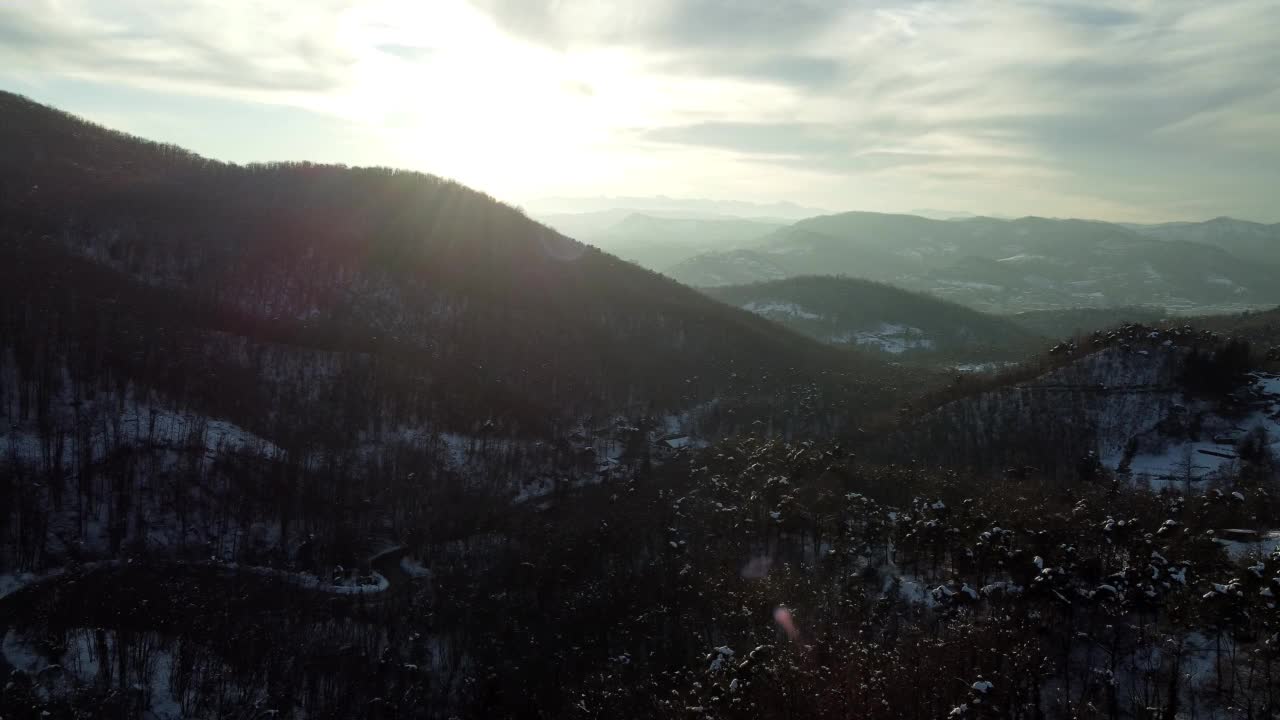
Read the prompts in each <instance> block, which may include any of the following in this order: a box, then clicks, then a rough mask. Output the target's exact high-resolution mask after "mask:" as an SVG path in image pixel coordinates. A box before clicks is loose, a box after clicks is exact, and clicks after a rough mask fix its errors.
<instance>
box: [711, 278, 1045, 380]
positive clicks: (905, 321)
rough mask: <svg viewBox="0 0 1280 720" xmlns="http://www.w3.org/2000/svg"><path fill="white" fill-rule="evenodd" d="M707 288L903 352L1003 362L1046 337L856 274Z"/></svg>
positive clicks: (790, 321) (774, 314)
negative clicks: (856, 275)
mask: <svg viewBox="0 0 1280 720" xmlns="http://www.w3.org/2000/svg"><path fill="white" fill-rule="evenodd" d="M706 292H707V294H708V295H710V296H711V297H714V298H717V299H719V300H722V301H724V302H726V303H728V304H730V305H733V306H736V307H741V308H743V309H744V310H750V311H751V312H753V313H756V314H758V315H760V316H762V317H767V318H770V319H772V320H775V321H777V322H779V323H781V324H783V325H786V326H787V327H790V328H793V329H795V330H796V331H798V332H800V333H803V334H805V335H808V336H810V337H813V338H815V339H817V340H821V341H823V342H828V343H832V344H835V345H848V346H854V347H859V348H863V349H868V350H874V351H879V352H882V353H886V354H888V355H894V356H900V357H903V358H927V359H929V360H930V361H937V360H951V361H961V360H967V361H970V362H979V363H982V362H993V361H1004V360H1011V359H1021V358H1024V357H1028V356H1030V355H1032V354H1034V353H1035V352H1038V351H1040V350H1042V349H1043V348H1044V347H1045V346H1046V345H1047V344H1048V340H1046V339H1045V338H1044V337H1040V336H1037V335H1035V334H1034V333H1032V332H1029V331H1027V330H1024V329H1023V328H1022V327H1021V326H1019V325H1018V324H1015V323H1013V322H1010V321H1009V320H1007V319H1004V318H1001V317H997V316H993V315H985V314H983V313H980V312H977V311H974V310H971V309H969V308H967V307H964V306H962V305H958V304H956V303H951V302H947V301H945V300H939V299H937V298H934V297H930V296H928V295H924V294H921V293H913V292H910V291H907V290H903V289H901V288H896V287H893V286H892V285H887V284H884V283H877V282H873V281H870V280H861V279H857V278H847V277H833V276H803V277H794V278H788V279H786V280H776V281H773V282H762V283H755V284H751V285H729V286H721V287H712V288H707V290H706ZM1055 336H1056V335H1055Z"/></svg>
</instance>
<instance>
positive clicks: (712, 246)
mask: <svg viewBox="0 0 1280 720" xmlns="http://www.w3.org/2000/svg"><path fill="white" fill-rule="evenodd" d="M542 220H543V221H544V222H546V223H547V224H548V225H550V226H551V227H553V228H555V229H557V230H559V231H561V232H563V233H565V234H566V235H570V236H572V237H574V238H577V239H578V240H581V241H582V242H585V243H587V244H589V245H594V246H595V247H598V248H600V249H601V250H604V251H605V252H608V253H611V254H613V255H617V256H618V257H620V258H622V259H623V260H628V261H631V262H634V263H636V264H638V265H640V266H642V267H646V268H649V269H651V270H656V269H659V268H665V267H669V266H671V265H674V264H676V263H679V262H682V261H684V260H687V259H689V258H691V257H694V256H695V255H699V254H702V253H706V252H714V251H721V250H731V249H733V248H737V247H742V246H744V245H750V244H753V243H755V242H757V241H758V240H759V239H760V238H762V237H764V236H765V235H768V234H769V233H770V232H772V231H774V230H776V229H778V228H779V227H781V226H783V225H786V224H787V222H786V221H782V220H745V219H741V218H725V217H679V216H666V215H655V214H645V213H637V212H628V211H621V210H619V211H605V212H601V213H587V214H583V215H553V216H545V217H543V218H542Z"/></svg>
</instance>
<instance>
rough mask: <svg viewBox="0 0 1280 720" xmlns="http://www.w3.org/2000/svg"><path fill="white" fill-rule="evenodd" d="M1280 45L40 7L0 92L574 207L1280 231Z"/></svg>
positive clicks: (1163, 20)
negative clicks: (918, 213) (131, 99)
mask: <svg viewBox="0 0 1280 720" xmlns="http://www.w3.org/2000/svg"><path fill="white" fill-rule="evenodd" d="M1276 27H1280V1H1278V0H1219V1H1218V2H1214V3H1203V2H1200V1H1199V0H1159V1H1156V0H1132V1H1131V2H1130V1H1125V0H1114V1H1112V0H1019V1H1016V2H1015V1H1014V0H947V1H941V0H938V1H934V0H647V1H646V2H631V1H630V0H614V1H611V0H432V2H430V3H421V2H417V1H416V0H278V1H277V2H265V1H259V0H216V1H215V0H183V1H182V2H177V1H175V2H171V3H164V4H146V3H132V2H112V1H111V0H28V1H27V2H21V3H6V4H0V68H3V69H0V77H5V76H8V77H17V78H21V79H23V80H25V79H26V78H27V77H28V76H29V77H32V78H39V77H70V78H77V79H80V80H91V81H94V82H99V83H111V84H119V85H127V86H132V87H137V88H145V89H149V90H161V91H166V92H175V93H181V94H183V95H193V94H198V95H204V96H207V97H220V98H227V99H234V100H236V101H238V102H257V103H264V104H274V105H281V106H296V107H302V108H305V109H308V110H311V111H314V112H321V113H326V114H329V115H336V116H340V117H342V118H344V119H347V120H351V121H353V122H359V123H363V124H366V125H369V126H371V127H374V126H376V127H381V129H382V130H385V131H386V132H387V133H388V135H387V137H388V138H389V139H391V140H394V141H395V142H404V143H406V147H407V150H406V160H407V161H408V160H410V159H412V160H414V161H418V160H419V159H421V161H422V162H423V163H425V164H426V167H425V169H429V170H430V169H437V170H441V171H444V172H449V173H453V174H456V175H458V176H460V177H463V178H464V179H477V178H484V179H486V181H488V182H494V181H500V182H501V185H502V186H503V187H507V186H510V187H517V186H520V187H528V188H531V187H536V186H538V185H539V184H541V183H546V182H550V181H549V180H548V177H547V176H548V174H549V173H551V174H554V175H555V177H556V180H555V182H557V183H561V184H560V185H559V186H558V187H557V188H555V189H554V190H553V189H548V191H547V192H552V191H564V192H569V193H574V192H577V191H580V190H582V189H589V190H598V191H603V192H613V193H623V194H626V193H641V194H643V193H646V192H663V191H668V190H669V188H671V187H680V186H684V185H686V184H691V183H696V184H697V187H698V188H700V191H701V190H702V189H704V185H705V183H708V182H710V183H716V187H720V188H722V192H724V193H731V192H739V191H741V190H742V188H749V189H750V191H751V192H755V193H759V195H757V196H755V197H753V198H750V199H764V197H763V196H767V195H768V194H769V193H770V192H771V190H770V188H772V189H773V192H776V193H779V194H782V195H784V196H786V197H791V198H793V199H795V200H799V201H802V202H805V203H809V204H815V205H825V206H829V207H840V206H842V205H845V204H847V203H848V202H849V201H848V198H850V197H858V198H874V201H875V202H879V203H884V207H886V208H887V207H889V206H890V205H894V204H896V207H897V208H900V209H901V208H912V207H919V206H921V205H922V204H929V205H938V204H949V205H950V204H953V203H950V202H948V197H955V198H957V201H956V203H954V204H958V203H959V202H960V200H959V199H961V198H967V199H972V198H974V197H986V198H990V200H989V203H990V204H988V205H984V206H982V207H972V208H971V209H973V210H976V211H989V212H1007V213H1010V214H1014V213H1021V212H1039V213H1048V212H1061V210H1060V209H1050V208H1039V207H1018V208H1014V207H1008V205H1007V204H1008V203H1013V202H1025V201H1030V200H1029V198H1030V196H1028V195H1026V191H1025V188H1024V190H1023V191H1022V192H1019V193H1013V192H1010V191H1009V188H1008V187H1007V186H1008V184H1009V183H1024V184H1025V183H1030V182H1034V183H1036V184H1038V192H1039V193H1040V194H1039V195H1036V197H1035V199H1036V201H1037V202H1057V200H1055V198H1061V199H1062V201H1061V202H1063V203H1066V202H1070V203H1071V204H1072V205H1071V207H1074V208H1076V210H1074V211H1072V212H1074V213H1075V214H1088V213H1089V207H1091V206H1090V205H1089V203H1090V202H1092V203H1093V205H1092V207H1097V208H1111V209H1115V208H1117V207H1129V208H1137V207H1147V208H1148V209H1149V210H1148V212H1149V213H1150V214H1151V215H1152V216H1159V215H1161V214H1166V213H1178V214H1181V213H1182V212H1183V209H1184V208H1188V207H1201V206H1207V205H1212V206H1215V207H1217V208H1218V209H1217V210H1216V211H1215V212H1214V214H1221V213H1235V214H1243V215H1253V216H1259V217H1268V218H1271V217H1274V212H1275V211H1274V210H1273V209H1272V203H1271V201H1270V200H1268V199H1267V198H1265V192H1263V191H1261V190H1259V189H1258V188H1262V187H1274V186H1275V185H1276V184H1277V183H1280V143H1277V142H1276V141H1275V139H1274V138H1276V137H1280V80H1278V79H1277V73H1276V68H1277V67H1280V43H1277V42H1275V38H1274V29H1275V28H1276ZM121 111H122V112H123V111H125V109H122V110H121ZM476 168H480V169H479V170H475V169H476ZM469 169H470V170H475V171H474V172H469ZM762 169H765V170H767V172H764V173H761V170H762ZM738 173H750V174H753V175H752V176H751V177H742V176H739V175H737V174H738ZM575 178H577V180H575ZM574 182H577V183H579V184H580V186H579V187H578V188H574V187H572V183H574ZM641 182H643V183H647V184H648V186H646V187H640V186H637V185H635V183H641ZM566 184H568V185H566ZM602 184H603V185H602ZM925 189H927V191H928V192H930V193H935V194H936V197H930V199H929V202H928V203H923V202H921V198H919V197H918V194H919V193H920V192H922V191H924V190H925ZM706 190H707V191H708V192H714V189H711V188H706ZM872 190H874V192H872ZM819 193H821V194H819ZM1018 198H1021V199H1018ZM1088 198H1093V199H1092V200H1087V199H1088Z"/></svg>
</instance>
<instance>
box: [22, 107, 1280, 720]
mask: <svg viewBox="0 0 1280 720" xmlns="http://www.w3.org/2000/svg"><path fill="white" fill-rule="evenodd" d="M780 287H781V288H782V289H783V290H786V291H787V292H791V293H799V294H798V295H794V294H793V295H788V296H786V297H781V296H780V299H781V300H783V301H787V302H791V301H796V302H810V303H817V302H819V301H821V302H828V303H830V304H831V305H832V306H833V307H836V308H838V312H842V313H845V314H851V313H854V312H860V313H864V314H865V315H866V317H867V320H868V322H899V321H902V320H903V319H904V318H902V317H890V316H887V315H885V314H884V312H882V311H881V308H880V306H878V305H876V304H875V303H876V302H883V303H884V304H885V305H886V306H891V307H890V309H892V310H894V311H897V312H902V313H908V315H909V319H910V320H911V322H915V323H918V324H921V325H924V324H926V323H934V325H931V326H930V327H933V328H936V329H937V331H938V332H942V331H943V330H945V329H947V326H949V325H954V324H957V323H962V322H963V323H972V327H973V330H974V334H979V333H981V337H979V338H978V339H977V340H976V341H975V342H976V343H977V344H978V345H980V346H981V347H982V348H983V349H988V348H990V347H995V348H997V349H998V350H999V351H1000V355H999V357H1000V358H1001V359H1002V360H1004V361H1005V362H1004V363H1003V364H1002V365H1001V367H1000V368H993V369H989V370H981V371H977V372H960V371H959V370H957V369H955V368H948V367H946V366H940V365H938V366H931V367H923V366H920V365H907V364H904V363H902V362H898V361H896V360H894V359H893V358H892V357H885V356H884V354H883V353H879V354H878V353H875V352H871V351H869V350H867V349H866V348H861V347H859V346H858V344H857V343H853V344H852V346H848V345H849V344H844V345H842V344H839V343H835V344H833V343H829V342H823V341H822V339H821V338H817V337H815V336H814V333H812V332H809V333H806V332H805V331H804V330H803V328H799V329H798V328H797V327H794V326H792V327H788V326H786V324H785V323H776V322H774V321H772V320H770V319H769V318H768V317H762V316H760V315H759V314H756V313H753V312H750V311H749V310H747V309H743V307H741V305H743V304H745V303H747V302H751V301H754V300H759V299H760V298H759V297H758V296H757V295H755V294H753V293H759V292H761V287H760V286H746V287H745V288H727V289H724V288H722V289H720V290H718V291H716V292H713V293H711V295H715V297H712V296H711V295H709V294H705V293H703V292H700V291H698V290H695V289H693V288H689V287H685V286H682V285H680V284H678V283H676V282H675V281H673V280H671V279H669V278H666V277H663V276H662V275H659V274H657V273H654V272H652V271H649V270H645V269H642V268H640V267H638V266H635V265H632V264H629V263H626V262H623V261H622V260H619V259H618V258H615V257H613V256H611V255H609V254H607V253H605V252H602V251H601V250H598V249H596V248H593V247H590V246H587V245H583V244H581V243H578V242H577V241H575V240H572V239H570V238H567V237H565V236H563V235H561V234H559V233H558V232H556V231H554V230H551V229H550V228H548V227H546V226H543V225H540V224H538V223H536V222H534V221H533V220H530V219H529V218H528V217H526V216H525V215H524V214H523V213H522V212H520V211H518V210H517V209H515V208H513V207H510V206H507V205H504V204H502V203H499V202H497V201H496V200H494V199H492V198H490V197H488V196H486V195H484V194H482V193H479V192H476V191H473V190H470V189H468V188H466V187H464V186H462V185H460V184H458V183H454V182H452V181H447V180H443V179H440V178H437V177H433V176H427V175H422V174H418V173H408V172H401V171H394V170H388V169H367V168H346V167H339V166H325V165H312V164H307V163H282V164H272V165H253V166H240V165H233V164H227V163H220V162H215V161H209V160H205V159H203V158H200V157H199V156H196V155H194V154H192V153H189V152H186V151H184V150H181V149H180V148H176V147H173V146H168V145H162V144H156V143H151V142H148V141H145V140H142V139H139V138H134V137H130V136H127V135H124V134H121V133H117V132H114V131H110V130H107V129H105V128H102V127H99V126H96V125H93V124H90V123H87V122H85V121H82V120H79V119H77V118H74V117H72V116H70V115H67V114H64V113H60V112H58V111H56V110H53V109H51V108H46V107H43V106H40V105H37V104H35V103H33V102H31V101H29V100H26V99H25V98H21V97H19V96H15V95H10V94H2V93H0V416H2V418H0V420H2V421H3V422H0V639H2V640H3V646H2V649H3V652H2V653H0V675H2V676H3V690H2V691H0V717H3V718H9V717H18V718H26V717H33V718H35V717H38V718H90V717H120V718H135V717H138V718H180V717H182V718H185V717H195V718H265V717H277V718H335V719H336V718H357V717H359V718H364V717H368V718H454V717H457V718H470V717H477V718H480V717H484V718H490V717H492V718H499V717H512V718H584V719H585V718H607V717H654V718H762V719H771V718H813V717H821V718H826V717H833V718H885V719H890V718H892V719H895V720H896V719H901V720H908V719H910V720H919V719H923V718H1019V719H1028V720H1030V719H1035V720H1041V719H1056V718H1081V719H1088V718H1108V719H1110V720H1117V719H1119V718H1135V719H1138V718H1140V719H1143V720H1172V719H1173V718H1224V719H1225V718H1247V719H1250V720H1252V719H1255V718H1256V719H1262V718H1272V717H1277V716H1280V613H1277V610H1276V596H1277V593H1280V524H1278V523H1277V518H1278V517H1280V485H1278V480H1280V465H1278V463H1280V455H1278V454H1280V310H1272V311H1264V312H1249V313H1243V314H1239V313H1237V314H1224V315H1216V316H1206V317H1196V318H1170V317H1161V316H1143V317H1134V318H1118V317H1113V316H1111V315H1106V316H1105V317H1103V318H1101V319H1099V318H1098V317H1097V315H1098V314H1097V313H1081V314H1078V315H1077V314H1071V313H1063V314H1059V315H1054V316H1049V315H1040V316H1037V317H1035V318H1023V322H1024V323H1025V324H1024V325H1018V324H1017V323H1018V320H1017V316H1014V317H1013V318H994V317H989V316H983V315H981V314H979V313H977V312H976V311H973V310H971V309H968V308H962V307H960V306H959V305H954V304H951V303H942V302H939V301H934V300H930V299H928V298H924V296H920V295H914V294H910V293H906V292H904V291H899V290H895V289H893V288H889V287H888V286H887V285H879V284H875V283H864V282H860V281H859V282H854V281H851V280H850V279H848V278H826V279H814V278H799V279H796V280H792V281H784V282H783V283H781V285H780ZM849 288H855V289H856V290H857V292H859V293H862V294H861V295H859V294H850V293H853V291H852V290H849ZM775 289H777V288H776V287H775V288H770V290H775ZM717 297H718V298H721V299H727V300H728V301H729V302H727V303H724V302H721V301H720V300H718V299H716V298H717ZM876 298H881V299H880V300H876ZM883 298H887V299H883ZM775 299H779V298H769V300H770V301H772V300H775ZM1153 315H1154V314H1153ZM904 317H906V316H904ZM1069 325H1070V326H1075V327H1073V328H1072V330H1070V331H1066V332H1058V333H1057V334H1056V335H1055V336H1054V339H1052V340H1050V339H1048V338H1047V337H1045V336H1048V335H1050V333H1053V332H1055V330H1061V329H1063V328H1065V327H1067V326H1069ZM1076 330H1078V332H1077V331H1076ZM957 337H958V336H957ZM1041 338H1044V339H1043V342H1041ZM957 342H959V341H957Z"/></svg>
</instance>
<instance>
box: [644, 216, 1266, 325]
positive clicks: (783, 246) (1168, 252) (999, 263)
mask: <svg viewBox="0 0 1280 720" xmlns="http://www.w3.org/2000/svg"><path fill="white" fill-rule="evenodd" d="M1278 268H1280V257H1273V258H1272V259H1271V260H1270V261H1266V260H1256V259H1248V260H1247V259H1244V258H1241V257H1237V256H1236V255H1233V254H1231V253H1230V252H1228V251H1227V250H1224V249H1222V248H1219V247H1215V246H1212V245H1206V244H1200V243H1197V242H1188V241H1184V240H1158V239H1153V238H1150V237H1147V236H1145V235H1143V234H1141V233H1139V232H1137V231H1135V230H1133V229H1131V228H1126V227H1122V226H1119V225H1114V224H1110V223H1103V222H1094V221H1084V220H1050V219H1045V218H1031V217H1029V218H1021V219H1018V220H997V219H993V218H970V219H959V220H946V221H940V220H929V219H926V218H921V217H915V216H910V215H885V214H878V213H844V214H840V215H828V216H822V217H817V218H810V219H808V220H803V221H801V222H798V223H795V224H793V225H790V226H788V227H785V228H782V229H780V230H778V231H777V232H775V233H773V234H771V235H769V236H768V237H766V238H764V239H763V240H762V241H761V242H760V243H759V244H758V245H757V246H755V247H751V248H746V249H742V250H735V251H733V252H722V253H709V254H704V255H700V256H697V257H694V258H691V259H689V260H687V261H685V262H683V263H679V264H677V265H675V266H673V267H671V268H669V269H668V270H667V271H666V272H667V274H669V275H670V276H671V277H673V278H675V279H677V280H680V281H681V282H684V283H687V284H691V285H695V286H712V285H725V284H737V283H743V282H751V281H758V280H769V279H776V278H779V277H788V276H793V275H806V274H814V273H840V274H847V275H851V276H855V277H865V278H868V279H873V280H880V281H883V282H889V283H892V284H895V285H899V286H901V287H905V288H908V289H912V290H918V291H924V292H929V293H931V294H934V295H937V296H939V297H943V298H947V299H951V300H955V301H956V302H960V303H963V304H965V305H968V306H970V307H974V308H977V309H980V310H987V311H993V312H1020V311H1027V310H1048V309H1064V308H1072V307H1099V308H1105V307H1116V306H1127V305H1144V304H1145V305H1160V306H1163V307H1166V308H1168V309H1170V310H1171V311H1175V312H1181V313H1189V312H1203V311H1207V310H1212V309H1240V308H1247V307H1259V306H1267V305H1270V304H1274V303H1275V302H1277V300H1280V287H1278V286H1277V285H1276V284H1275V283H1274V282H1272V281H1271V278H1272V277H1273V275H1274V273H1276V272H1277V271H1278Z"/></svg>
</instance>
